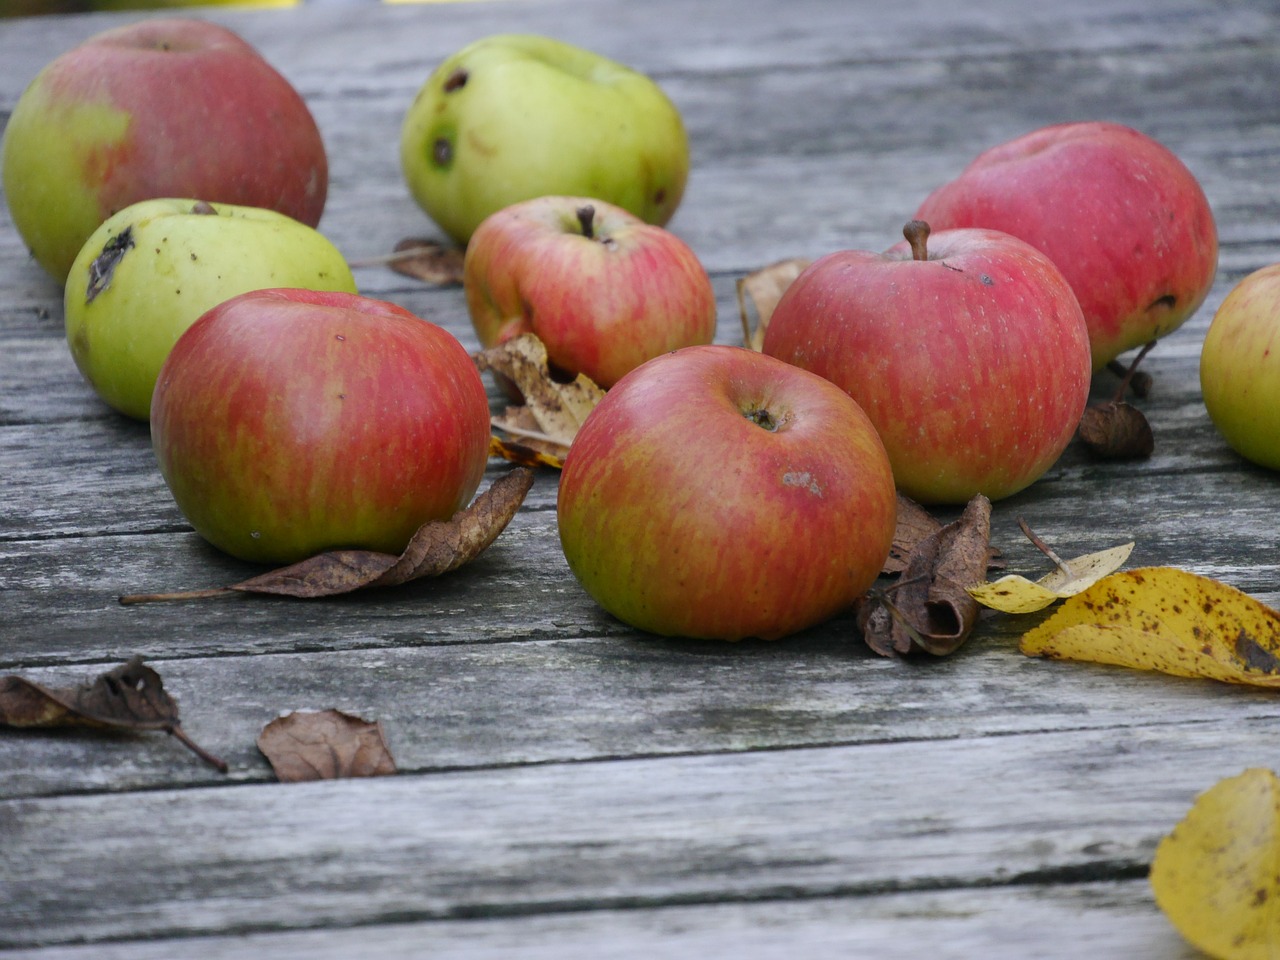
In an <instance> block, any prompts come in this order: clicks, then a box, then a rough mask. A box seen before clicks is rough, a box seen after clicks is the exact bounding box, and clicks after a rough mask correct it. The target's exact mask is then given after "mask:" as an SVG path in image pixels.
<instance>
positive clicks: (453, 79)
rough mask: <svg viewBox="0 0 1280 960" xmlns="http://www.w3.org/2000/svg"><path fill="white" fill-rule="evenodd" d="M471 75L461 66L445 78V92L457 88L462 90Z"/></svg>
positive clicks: (451, 91)
mask: <svg viewBox="0 0 1280 960" xmlns="http://www.w3.org/2000/svg"><path fill="white" fill-rule="evenodd" d="M469 76H470V75H469V74H468V73H467V71H466V70H464V69H463V68H462V67H459V68H458V69H457V70H455V71H453V73H451V74H449V76H447V77H445V79H444V92H445V93H453V91H455V90H461V89H462V88H463V87H465V86H466V85H467V79H468V77H469Z"/></svg>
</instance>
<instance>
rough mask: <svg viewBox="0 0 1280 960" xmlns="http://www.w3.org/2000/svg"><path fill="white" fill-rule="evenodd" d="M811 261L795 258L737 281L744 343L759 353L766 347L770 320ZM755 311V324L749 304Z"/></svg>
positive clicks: (773, 264)
mask: <svg viewBox="0 0 1280 960" xmlns="http://www.w3.org/2000/svg"><path fill="white" fill-rule="evenodd" d="M811 262H812V261H811V260H806V259H804V258H802V257H794V258H792V259H790V260H779V261H778V262H777V263H771V264H769V266H767V267H763V268H761V269H759V270H757V271H755V272H754V273H749V274H747V275H746V276H745V277H741V278H740V279H739V280H738V284H737V288H738V315H739V316H740V317H742V344H743V346H745V347H749V348H750V349H752V350H755V351H757V352H759V351H760V350H761V349H762V348H763V347H764V333H765V330H766V329H768V327H769V318H770V317H772V316H773V310H774V308H775V307H776V306H777V305H778V301H779V300H781V299H782V295H783V293H785V292H786V290H787V287H789V286H791V283H792V281H793V280H795V278H796V277H798V276H800V274H801V273H802V272H803V271H804V268H805V267H807V266H809V264H810V263H811ZM748 301H749V302H750V304H751V306H752V307H754V308H755V315H756V320H755V323H754V324H752V322H751V316H750V313H751V311H749V310H748V309H747V303H748Z"/></svg>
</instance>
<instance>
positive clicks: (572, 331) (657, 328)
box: [463, 196, 716, 389]
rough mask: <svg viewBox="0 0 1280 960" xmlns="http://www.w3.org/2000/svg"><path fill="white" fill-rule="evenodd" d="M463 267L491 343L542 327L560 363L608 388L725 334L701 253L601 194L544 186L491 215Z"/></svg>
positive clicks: (472, 304) (478, 320) (474, 309)
mask: <svg viewBox="0 0 1280 960" xmlns="http://www.w3.org/2000/svg"><path fill="white" fill-rule="evenodd" d="M463 274H464V286H465V288H466V295H467V307H468V310H469V311H470V313H471V321H472V323H473V325H474V326H475V329H476V334H477V336H478V337H479V338H480V343H481V344H482V345H484V346H485V347H491V346H493V345H494V344H496V343H501V342H503V341H505V340H508V339H510V338H511V337H514V336H517V335H519V334H521V333H535V334H537V336H538V338H539V339H540V340H542V342H543V343H544V344H546V347H547V356H548V358H549V359H550V361H551V363H552V364H554V365H555V366H556V367H559V368H560V369H561V370H563V371H564V372H566V373H570V374H578V373H584V374H586V375H587V376H588V377H590V378H591V379H592V380H594V381H595V382H596V383H597V384H599V385H600V386H602V387H605V388H606V389H607V388H608V387H611V386H613V384H614V383H616V382H617V381H618V379H619V378H620V377H622V376H623V374H625V373H627V372H628V371H630V370H632V369H634V368H635V367H638V366H639V365H640V364H642V363H643V362H644V361H646V360H648V359H650V358H652V357H656V356H658V355H659V354H662V353H667V352H668V351H671V350H675V349H678V348H679V347H685V346H692V345H695V344H704V343H710V342H711V339H712V337H713V336H715V329H716V297H715V291H714V290H712V287H711V281H710V279H709V278H708V277H707V271H706V270H705V269H703V266H702V264H701V263H700V262H699V261H698V258H697V256H696V255H695V254H694V252H693V251H692V250H691V249H689V247H688V245H687V244H686V243H685V242H684V241H683V240H681V239H680V238H679V237H677V236H676V235H675V234H673V233H671V232H669V231H667V230H665V229H663V228H662V227H658V226H653V225H651V224H647V223H645V222H644V221H643V220H641V219H640V218H639V217H637V216H635V215H633V214H631V213H628V212H627V211H626V210H623V209H622V208H621V207H617V206H614V205H613V204H610V203H605V202H603V201H601V200H591V199H587V198H583V197H562V196H547V197H539V198H536V199H534V200H527V201H524V202H521V203H517V204H513V205H512V206H509V207H504V208H503V209H502V210H499V211H498V212H497V213H493V214H490V215H489V216H488V217H486V218H485V220H484V221H483V222H482V223H481V224H480V226H479V227H478V228H476V231H475V233H474V234H473V235H472V237H471V242H470V243H469V244H468V245H467V255H466V261H465V266H464V268H463Z"/></svg>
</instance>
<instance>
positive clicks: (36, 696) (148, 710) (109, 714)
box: [0, 657, 227, 773]
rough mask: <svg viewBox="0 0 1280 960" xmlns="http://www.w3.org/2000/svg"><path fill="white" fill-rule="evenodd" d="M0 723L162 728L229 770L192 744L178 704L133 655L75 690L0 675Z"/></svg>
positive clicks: (153, 674) (42, 725)
mask: <svg viewBox="0 0 1280 960" xmlns="http://www.w3.org/2000/svg"><path fill="white" fill-rule="evenodd" d="M0 723H3V724H6V725H7V726H11V727H73V726H80V727H96V728H99V729H110V730H123V731H132V732H138V731H144V730H163V731H164V732H165V733H168V734H170V735H172V736H174V737H176V738H177V739H178V740H179V741H181V742H182V744H183V745H184V746H186V747H188V748H189V749H190V750H192V751H193V752H194V753H195V754H196V755H197V756H199V757H200V758H201V759H202V760H204V761H205V762H206V763H208V764H210V765H211V766H213V767H216V768H217V769H219V770H221V771H222V772H223V773H226V771H227V764H226V762H225V761H223V760H221V759H219V758H218V757H215V756H213V755H212V754H210V753H208V752H206V751H205V750H203V749H201V748H200V747H198V746H197V745H196V744H195V743H193V742H192V741H191V740H190V738H188V737H187V735H186V733H185V732H183V730H182V725H181V723H180V721H179V719H178V704H177V701H175V700H174V699H173V698H172V697H170V696H169V694H168V693H166V692H165V689H164V682H163V681H162V680H161V679H160V674H158V673H156V671H155V670H153V669H151V667H148V666H147V665H146V664H144V663H143V662H142V658H141V657H134V658H133V659H131V660H130V661H129V662H128V663H124V664H122V665H120V666H118V667H116V668H115V669H114V670H110V671H108V672H106V673H104V674H102V675H100V676H98V677H97V678H96V679H94V680H91V681H89V682H87V683H82V684H80V685H79V686H75V687H46V686H44V685H43V684H39V683H36V682H35V681H33V680H27V679H25V678H24V677H18V676H7V677H0Z"/></svg>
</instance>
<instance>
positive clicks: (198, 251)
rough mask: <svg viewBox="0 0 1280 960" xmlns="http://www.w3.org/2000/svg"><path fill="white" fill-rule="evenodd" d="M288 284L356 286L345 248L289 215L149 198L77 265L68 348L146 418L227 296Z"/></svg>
mask: <svg viewBox="0 0 1280 960" xmlns="http://www.w3.org/2000/svg"><path fill="white" fill-rule="evenodd" d="M280 286H287V287H308V288H311V289H314V290H342V291H346V292H348V293H354V292H355V290H356V285H355V280H354V278H353V277H352V276H351V270H350V268H349V267H348V266H347V262H346V260H344V259H343V257H342V254H341V253H339V252H338V249H337V248H336V247H335V246H334V245H333V244H332V243H330V242H329V240H327V239H326V238H325V237H324V236H323V235H321V234H320V233H318V232H317V231H316V230H314V229H312V228H311V227H308V226H306V225H305V224H302V223H299V222H298V221H296V220H293V219H291V218H290V217H286V216H285V215H284V214H282V213H276V212H275V211H274V210H265V209H262V208H258V207H238V206H234V205H231V204H217V205H216V206H215V205H214V204H209V203H205V202H204V201H203V200H188V199H176V198H171V197H165V198H161V199H157V200H143V201H141V202H140V203H135V204H133V205H131V206H128V207H126V208H125V209H123V210H121V211H120V212H119V213H117V214H116V215H115V216H113V217H111V218H109V219H108V220H107V221H106V222H105V223H103V224H102V225H101V226H99V227H98V229H97V230H95V231H94V232H93V234H92V235H91V236H90V238H89V240H88V242H87V243H86V244H85V245H84V247H83V248H82V249H81V251H80V253H79V255H78V256H77V257H76V259H75V262H74V263H73V264H72V265H71V270H70V272H69V274H68V275H67V283H66V288H65V294H64V300H63V305H64V314H65V322H66V332H67V344H68V345H69V346H70V348H71V356H72V358H73V359H74V360H75V362H76V366H77V367H79V368H80V372H81V373H82V374H83V375H84V377H85V379H86V380H88V381H89V384H90V385H91V386H92V387H93V389H94V390H95V391H96V392H97V393H98V395H99V396H100V397H101V398H102V399H103V400H105V401H106V402H107V404H109V405H110V406H112V407H114V408H115V409H117V410H119V411H120V412H121V413H124V414H127V415H128V416H130V417H134V418H135V419H138V420H146V419H147V417H148V416H149V415H150V410H151V391H152V390H153V389H154V388H155V383H156V377H157V375H158V374H159V373H160V365H161V364H162V363H164V359H165V357H166V356H168V354H169V351H170V350H171V349H172V348H173V345H174V343H175V342H176V341H177V339H178V337H179V336H180V335H181V334H182V332H183V331H184V330H186V329H187V327H189V326H191V324H193V323H194V322H195V321H196V320H197V319H198V318H199V317H200V315H201V314H202V313H204V312H205V311H206V310H208V309H209V308H210V307H213V306H215V305H216V304H218V303H221V302H222V301H223V300H227V299H229V298H231V297H233V296H235V295H236V294H239V293H244V292H246V291H248V290H257V289H261V288H263V287H280Z"/></svg>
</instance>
